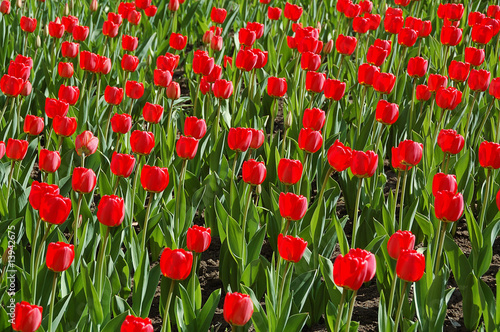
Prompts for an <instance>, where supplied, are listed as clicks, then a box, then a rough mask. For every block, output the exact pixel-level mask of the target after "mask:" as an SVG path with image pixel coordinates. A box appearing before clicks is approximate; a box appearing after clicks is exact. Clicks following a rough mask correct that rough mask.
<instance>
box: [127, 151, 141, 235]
mask: <svg viewBox="0 0 500 332" xmlns="http://www.w3.org/2000/svg"><path fill="white" fill-rule="evenodd" d="M141 158H142V155H139V157H138V158H137V167H136V169H135V175H134V182H133V184H132V194H131V196H132V198H131V205H130V224H129V227H130V230H129V233H130V234H129V236H130V245H132V243H134V237H133V235H132V234H133V233H134V227H133V226H132V224H133V222H134V206H135V204H134V198H135V192H136V189H137V179H138V178H139V173H140V167H141Z"/></svg>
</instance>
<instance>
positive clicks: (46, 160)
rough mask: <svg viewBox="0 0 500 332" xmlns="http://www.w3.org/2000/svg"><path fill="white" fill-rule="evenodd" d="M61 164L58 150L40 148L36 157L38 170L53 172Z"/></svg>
mask: <svg viewBox="0 0 500 332" xmlns="http://www.w3.org/2000/svg"><path fill="white" fill-rule="evenodd" d="M59 166H61V155H60V154H59V151H49V150H47V149H41V150H40V156H39V158H38V167H40V170H42V171H44V172H47V173H54V172H55V171H57V170H58V169H59Z"/></svg>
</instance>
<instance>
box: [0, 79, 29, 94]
mask: <svg viewBox="0 0 500 332" xmlns="http://www.w3.org/2000/svg"><path fill="white" fill-rule="evenodd" d="M23 85H24V82H23V80H22V79H21V78H17V77H14V76H10V75H7V74H5V75H3V76H2V78H1V79H0V89H1V90H2V92H3V94H4V95H6V96H9V97H17V96H18V95H19V94H20V93H21V90H22V89H23Z"/></svg>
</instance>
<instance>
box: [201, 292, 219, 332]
mask: <svg viewBox="0 0 500 332" xmlns="http://www.w3.org/2000/svg"><path fill="white" fill-rule="evenodd" d="M220 293H221V290H220V289H216V290H214V291H213V292H212V294H210V296H209V297H208V299H207V301H206V302H205V304H204V305H203V308H202V309H201V311H200V312H199V313H198V315H197V318H196V320H197V324H196V326H197V328H198V331H208V329H209V328H210V323H211V322H212V319H213V317H214V314H215V310H216V309H217V305H218V304H219V301H220Z"/></svg>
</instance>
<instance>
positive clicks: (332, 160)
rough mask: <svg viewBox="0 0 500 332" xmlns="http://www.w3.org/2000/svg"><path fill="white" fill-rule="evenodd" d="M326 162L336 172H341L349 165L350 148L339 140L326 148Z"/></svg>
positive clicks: (350, 157) (350, 160) (350, 158)
mask: <svg viewBox="0 0 500 332" xmlns="http://www.w3.org/2000/svg"><path fill="white" fill-rule="evenodd" d="M327 158H328V163H329V164H330V166H331V167H332V168H333V169H334V170H335V171H337V172H342V171H344V170H346V169H348V168H349V167H350V166H351V162H352V149H351V148H350V147H348V146H345V145H344V144H342V143H341V142H340V141H339V140H336V141H335V143H333V145H332V146H331V147H330V148H329V149H328V154H327Z"/></svg>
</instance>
